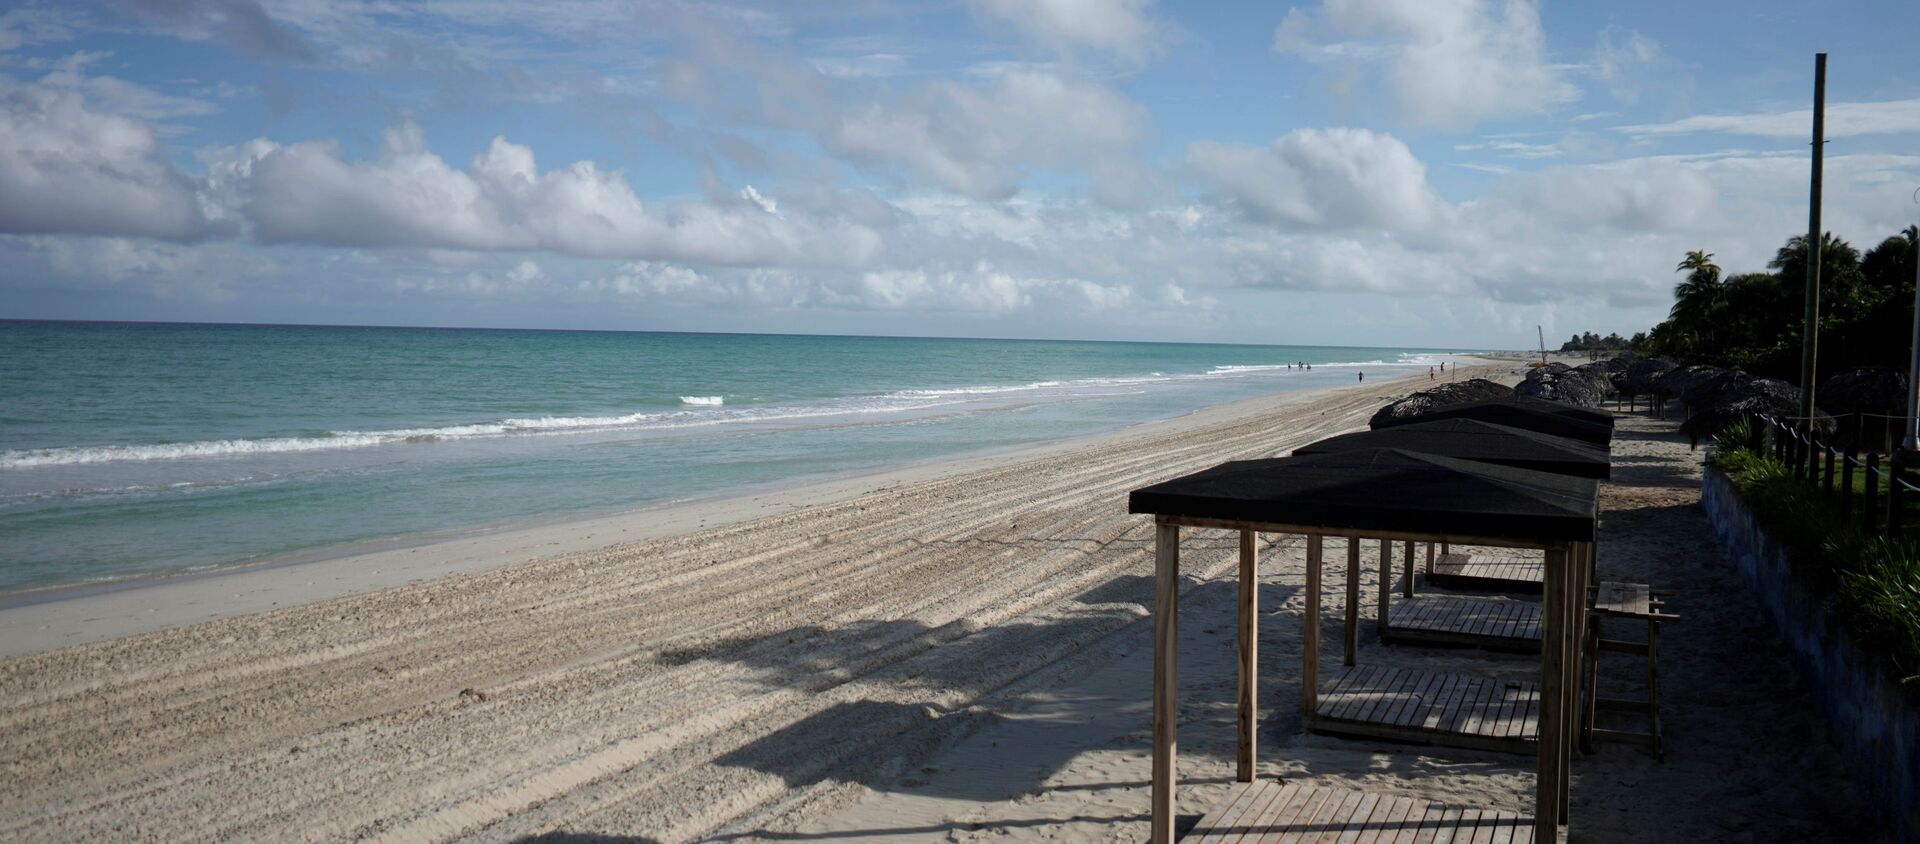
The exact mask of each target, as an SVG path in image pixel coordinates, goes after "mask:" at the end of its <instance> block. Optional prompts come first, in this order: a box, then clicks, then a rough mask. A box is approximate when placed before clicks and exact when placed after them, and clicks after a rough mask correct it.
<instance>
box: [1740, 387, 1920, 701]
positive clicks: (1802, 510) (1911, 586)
mask: <svg viewBox="0 0 1920 844" xmlns="http://www.w3.org/2000/svg"><path fill="white" fill-rule="evenodd" d="M1714 442H1715V451H1714V455H1713V465H1715V466H1716V467H1718V468H1720V469H1721V470H1722V471H1725V472H1726V473H1727V475H1728V476H1729V477H1731V478H1732V479H1733V484H1734V487H1735V488H1736V489H1737V490H1739V492H1740V498H1741V499H1742V500H1743V501H1745V502H1746V503H1747V506H1748V507H1750V508H1752V509H1753V512H1754V515H1756V516H1757V517H1759V519H1760V521H1761V522H1762V523H1764V524H1765V525H1767V527H1768V529H1769V530H1770V531H1772V532H1773V534H1774V535H1775V536H1776V537H1778V538H1779V539H1780V540H1781V541H1782V542H1785V543H1786V544H1787V546H1788V547H1789V548H1792V549H1793V551H1794V559H1795V561H1796V564H1797V565H1799V566H1800V567H1801V571H1802V573H1803V574H1805V575H1807V576H1808V577H1809V578H1811V580H1812V582H1813V583H1814V584H1816V585H1818V586H1821V587H1824V588H1827V589H1830V590H1832V591H1833V594H1834V598H1835V609H1836V610H1837V612H1838V613H1839V614H1840V617H1841V618H1842V619H1843V620H1844V621H1845V623H1846V625H1847V627H1848V629H1849V631H1850V632H1852V633H1853V635H1854V636H1855V638H1856V640H1857V641H1859V643H1860V644H1861V645H1862V646H1863V647H1866V648H1870V649H1872V650H1873V651H1875V652H1877V653H1881V654H1884V655H1885V656H1886V657H1887V658H1888V659H1889V660H1890V661H1891V663H1892V664H1893V667H1894V670H1895V671H1897V672H1899V674H1900V675H1901V676H1902V677H1903V678H1904V680H1903V682H1905V683H1907V684H1909V685H1910V686H1914V687H1920V507H1916V506H1914V505H1916V504H1920V501H1916V500H1915V499H1920V495H1910V496H1909V500H1908V501H1907V504H1908V505H1909V506H1908V507H1907V512H1908V513H1909V514H1912V515H1909V516H1907V517H1906V518H1905V524H1904V525H1903V530H1902V532H1901V535H1899V536H1880V535H1868V534H1866V533H1865V532H1863V531H1862V530H1861V524H1860V520H1859V515H1858V514H1859V512H1860V510H1859V508H1860V505H1861V500H1860V498H1859V496H1858V495H1857V494H1856V496H1855V498H1854V505H1855V508H1856V509H1855V515H1854V517H1853V518H1850V519H1844V518H1841V515H1840V508H1839V506H1838V505H1837V504H1835V503H1833V502H1831V501H1829V500H1828V499H1827V498H1826V497H1825V496H1824V495H1823V494H1822V493H1821V491H1820V489H1819V488H1817V487H1815V486H1812V485H1810V484H1808V483H1807V482H1805V481H1801V480H1798V479H1796V478H1794V476H1793V469H1792V467H1790V466H1788V465H1787V464H1786V463H1784V462H1781V461H1780V460H1778V459H1775V458H1774V457H1772V456H1770V455H1768V454H1766V453H1764V451H1755V450H1754V449H1753V447H1752V446H1753V444H1754V443H1756V442H1757V437H1755V436H1754V430H1753V428H1752V427H1751V424H1750V423H1748V422H1741V423H1739V424H1736V425H1734V426H1733V427H1730V428H1728V429H1726V430H1724V431H1722V432H1721V433H1720V434H1719V436H1717V437H1716V438H1715V440H1714ZM1863 480H1864V479H1863V478H1861V477H1860V475H1859V473H1856V475H1855V487H1856V491H1857V490H1858V489H1860V488H1862V487H1863ZM1884 489H1885V487H1884V485H1883V486H1882V490H1883V494H1884ZM1883 500H1884V499H1883Z"/></svg>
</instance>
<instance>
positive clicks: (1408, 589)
mask: <svg viewBox="0 0 1920 844" xmlns="http://www.w3.org/2000/svg"><path fill="white" fill-rule="evenodd" d="M1400 568H1401V569H1403V571H1402V572H1401V574H1402V575H1403V576H1404V577H1405V578H1406V579H1405V580H1404V581H1402V582H1401V583H1400V594H1402V595H1405V596H1407V597H1409V598H1411V597H1413V540H1411V539H1409V540H1407V553H1406V561H1405V562H1404V563H1403V564H1402V565H1401V566H1400Z"/></svg>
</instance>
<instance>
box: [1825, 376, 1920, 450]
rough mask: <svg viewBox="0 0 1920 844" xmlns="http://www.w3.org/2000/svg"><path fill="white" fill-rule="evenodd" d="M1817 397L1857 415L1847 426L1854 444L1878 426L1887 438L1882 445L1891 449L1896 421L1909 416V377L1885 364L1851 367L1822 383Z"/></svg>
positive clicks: (1842, 411) (1834, 408)
mask: <svg viewBox="0 0 1920 844" xmlns="http://www.w3.org/2000/svg"><path fill="white" fill-rule="evenodd" d="M1814 398H1815V399H1816V400H1817V401H1819V402H1820V404H1821V406H1823V407H1826V408H1827V409H1829V410H1831V411H1833V412H1834V413H1837V414H1840V415H1842V416H1845V415H1848V414H1852V415H1853V420H1852V423H1851V424H1849V425H1846V426H1845V427H1846V429H1847V430H1849V431H1850V432H1852V434H1853V436H1852V438H1851V439H1852V441H1853V443H1854V444H1856V445H1858V444H1863V440H1865V438H1866V432H1867V431H1869V430H1875V429H1877V430H1878V431H1879V433H1880V434H1881V435H1882V437H1883V439H1884V442H1882V443H1881V445H1882V446H1883V447H1885V448H1887V449H1889V450H1891V449H1892V447H1893V431H1894V428H1895V425H1894V423H1895V422H1897V421H1899V420H1900V419H1903V418H1905V416H1906V401H1907V378H1906V375H1905V373H1902V372H1900V371H1898V370H1895V369H1890V368H1888V367H1884V366H1863V367H1860V368H1858V369H1849V370H1847V371H1845V372H1841V373H1838V374H1835V375H1831V376H1828V377H1827V380H1825V381H1822V382H1820V390H1819V392H1816V393H1814ZM1876 417H1877V418H1876ZM1873 423H1878V424H1877V425H1876V424H1873Z"/></svg>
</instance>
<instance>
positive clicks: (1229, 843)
mask: <svg viewBox="0 0 1920 844" xmlns="http://www.w3.org/2000/svg"><path fill="white" fill-rule="evenodd" d="M1249 789H1250V790H1253V791H1256V792H1257V794H1256V797H1255V799H1254V800H1253V801H1252V802H1251V803H1248V804H1247V805H1246V806H1245V807H1244V808H1245V811H1244V812H1243V813H1242V814H1241V816H1240V817H1238V818H1235V819H1234V820H1233V821H1232V822H1231V823H1229V824H1226V825H1225V826H1223V829H1224V830H1225V834H1224V835H1223V836H1222V840H1221V841H1220V842H1219V844H1243V842H1247V841H1258V840H1259V839H1260V836H1261V834H1262V830H1263V829H1264V828H1265V827H1268V826H1271V825H1272V824H1273V823H1274V820H1273V819H1275V818H1278V817H1279V816H1280V813H1281V812H1282V811H1284V810H1285V809H1286V807H1287V806H1288V805H1289V804H1292V803H1293V802H1294V801H1296V800H1298V799H1299V797H1300V794H1301V792H1302V791H1303V790H1305V787H1304V786H1301V785H1300V784H1298V783H1287V784H1285V785H1281V786H1276V785H1274V784H1273V783H1270V782H1268V783H1252V784H1250V785H1249Z"/></svg>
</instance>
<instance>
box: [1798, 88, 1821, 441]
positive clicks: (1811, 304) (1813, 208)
mask: <svg viewBox="0 0 1920 844" xmlns="http://www.w3.org/2000/svg"><path fill="white" fill-rule="evenodd" d="M1826 147H1827V54H1826V53H1815V54H1813V198H1812V201H1811V202H1810V203H1809V204H1808V206H1807V313H1806V321H1805V322H1803V323H1802V324H1801V329H1800V417H1801V420H1802V421H1801V424H1802V425H1804V426H1806V430H1807V431H1808V432H1812V430H1813V376H1814V364H1815V362H1816V359H1817V358H1818V357H1819V352H1818V348H1819V346H1820V259H1821V258H1822V257H1824V255H1823V254H1822V253H1823V252H1824V250H1822V249H1821V248H1820V246H1821V244H1820V162H1821V159H1822V158H1823V157H1824V156H1825V154H1826Z"/></svg>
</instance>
